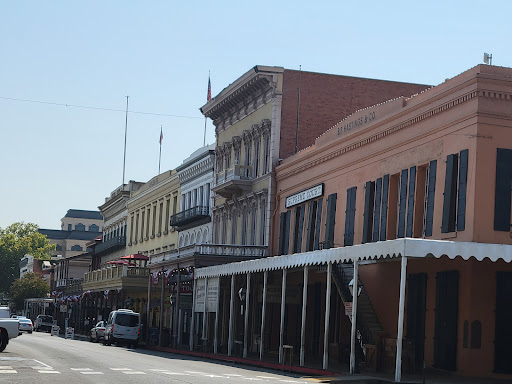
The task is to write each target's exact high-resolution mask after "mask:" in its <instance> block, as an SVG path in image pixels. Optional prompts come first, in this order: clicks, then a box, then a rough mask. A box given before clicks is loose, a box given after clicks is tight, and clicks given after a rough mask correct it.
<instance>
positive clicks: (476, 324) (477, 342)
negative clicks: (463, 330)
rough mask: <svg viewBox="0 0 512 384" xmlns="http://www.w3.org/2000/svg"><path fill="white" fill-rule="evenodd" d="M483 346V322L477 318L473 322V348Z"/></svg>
mask: <svg viewBox="0 0 512 384" xmlns="http://www.w3.org/2000/svg"><path fill="white" fill-rule="evenodd" d="M481 347H482V323H481V322H480V321H479V320H475V321H473V322H472V323H471V349H480V348H481Z"/></svg>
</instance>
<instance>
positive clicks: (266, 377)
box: [256, 376, 277, 380]
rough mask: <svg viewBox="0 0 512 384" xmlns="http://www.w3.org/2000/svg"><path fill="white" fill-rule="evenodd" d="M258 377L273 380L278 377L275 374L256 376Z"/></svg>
mask: <svg viewBox="0 0 512 384" xmlns="http://www.w3.org/2000/svg"><path fill="white" fill-rule="evenodd" d="M256 377H259V378H260V379H272V380H275V379H277V377H275V376H256Z"/></svg>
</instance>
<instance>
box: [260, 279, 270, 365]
mask: <svg viewBox="0 0 512 384" xmlns="http://www.w3.org/2000/svg"><path fill="white" fill-rule="evenodd" d="M267 280H268V271H265V272H263V303H262V308H261V333H260V360H263V345H264V344H263V339H264V337H265V313H266V311H267Z"/></svg>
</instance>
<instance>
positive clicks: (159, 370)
mask: <svg viewBox="0 0 512 384" xmlns="http://www.w3.org/2000/svg"><path fill="white" fill-rule="evenodd" d="M110 369H114V368H110ZM150 371H153V372H167V369H150Z"/></svg>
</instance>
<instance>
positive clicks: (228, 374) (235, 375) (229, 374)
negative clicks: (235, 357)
mask: <svg viewBox="0 0 512 384" xmlns="http://www.w3.org/2000/svg"><path fill="white" fill-rule="evenodd" d="M223 375H224V376H233V377H242V375H237V374H236V373H223Z"/></svg>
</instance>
